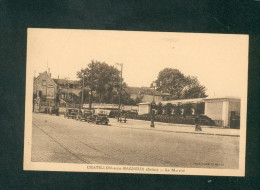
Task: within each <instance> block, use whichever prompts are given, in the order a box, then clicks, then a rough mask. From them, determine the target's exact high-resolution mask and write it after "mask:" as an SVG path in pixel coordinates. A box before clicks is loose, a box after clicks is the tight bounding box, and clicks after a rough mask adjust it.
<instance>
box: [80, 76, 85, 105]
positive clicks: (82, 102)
mask: <svg viewBox="0 0 260 190" xmlns="http://www.w3.org/2000/svg"><path fill="white" fill-rule="evenodd" d="M84 80H85V73H84V72H83V76H82V95H81V109H83V104H84Z"/></svg>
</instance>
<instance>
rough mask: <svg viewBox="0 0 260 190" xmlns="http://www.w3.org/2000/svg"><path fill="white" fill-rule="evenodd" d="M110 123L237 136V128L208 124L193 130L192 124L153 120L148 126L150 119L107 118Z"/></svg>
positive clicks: (177, 131) (147, 128)
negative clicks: (152, 125) (198, 129)
mask: <svg viewBox="0 0 260 190" xmlns="http://www.w3.org/2000/svg"><path fill="white" fill-rule="evenodd" d="M109 120H110V122H109V123H110V124H111V125H113V126H116V127H125V128H135V129H143V130H155V131H167V132H175V133H192V134H204V135H220V136H233V137H239V136H240V130H239V129H229V128H211V127H210V126H201V128H202V131H195V126H194V125H183V124H172V123H162V122H155V123H154V124H155V127H154V128H152V127H150V124H151V122H150V121H143V120H134V119H127V122H126V123H124V122H122V123H120V122H117V120H116V119H111V118H110V119H109Z"/></svg>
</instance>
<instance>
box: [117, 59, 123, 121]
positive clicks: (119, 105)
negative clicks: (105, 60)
mask: <svg viewBox="0 0 260 190" xmlns="http://www.w3.org/2000/svg"><path fill="white" fill-rule="evenodd" d="M116 65H119V66H121V77H120V90H119V103H118V113H119V117H117V121H119V118H121V111H120V109H121V101H122V100H121V98H122V97H121V96H122V76H123V74H122V73H123V63H116Z"/></svg>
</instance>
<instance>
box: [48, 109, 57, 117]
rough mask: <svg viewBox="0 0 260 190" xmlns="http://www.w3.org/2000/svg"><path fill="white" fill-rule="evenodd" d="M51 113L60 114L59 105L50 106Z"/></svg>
mask: <svg viewBox="0 0 260 190" xmlns="http://www.w3.org/2000/svg"><path fill="white" fill-rule="evenodd" d="M49 110H50V111H49V113H50V114H51V115H52V114H55V115H57V116H59V107H50V108H49Z"/></svg>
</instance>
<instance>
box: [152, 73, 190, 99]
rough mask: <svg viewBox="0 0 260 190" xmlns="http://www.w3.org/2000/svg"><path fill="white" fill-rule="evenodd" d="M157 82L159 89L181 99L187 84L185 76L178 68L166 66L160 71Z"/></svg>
mask: <svg viewBox="0 0 260 190" xmlns="http://www.w3.org/2000/svg"><path fill="white" fill-rule="evenodd" d="M155 83H156V86H157V91H161V92H165V93H169V94H171V95H172V97H173V99H179V98H180V97H181V93H182V89H183V88H184V85H185V76H184V75H183V74H182V73H181V72H180V71H179V70H177V69H171V68H165V69H163V70H162V71H160V72H159V75H158V77H157V80H156V81H155Z"/></svg>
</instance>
